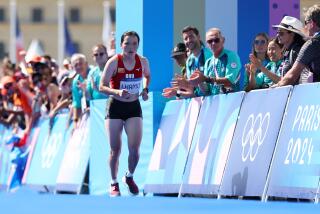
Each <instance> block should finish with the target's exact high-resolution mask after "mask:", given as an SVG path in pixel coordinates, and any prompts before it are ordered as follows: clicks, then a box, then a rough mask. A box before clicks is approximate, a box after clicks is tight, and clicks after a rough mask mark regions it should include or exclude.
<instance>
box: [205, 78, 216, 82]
mask: <svg viewBox="0 0 320 214" xmlns="http://www.w3.org/2000/svg"><path fill="white" fill-rule="evenodd" d="M215 81H216V78H215V77H206V80H205V82H206V83H214V82H215Z"/></svg>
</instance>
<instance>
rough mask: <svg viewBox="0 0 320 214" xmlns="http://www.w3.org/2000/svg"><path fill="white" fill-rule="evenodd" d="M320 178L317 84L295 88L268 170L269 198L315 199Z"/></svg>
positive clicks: (319, 92)
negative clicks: (269, 171)
mask: <svg viewBox="0 0 320 214" xmlns="http://www.w3.org/2000/svg"><path fill="white" fill-rule="evenodd" d="M319 178H320V84H319V83H314V84H306V85H298V86H295V87H294V89H293V92H292V95H291V98H290V100H289V106H288V109H287V112H286V115H285V117H284V120H283V125H282V129H281V132H280V135H279V140H278V143H277V146H276V151H275V155H274V161H273V162H272V166H271V174H270V184H269V188H268V192H267V193H268V195H270V196H278V197H289V198H307V199H314V198H316V197H319V189H318V187H319Z"/></svg>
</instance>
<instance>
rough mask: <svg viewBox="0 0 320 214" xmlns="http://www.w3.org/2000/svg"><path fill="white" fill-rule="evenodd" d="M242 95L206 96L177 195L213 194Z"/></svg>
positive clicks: (219, 179) (219, 181) (225, 157)
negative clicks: (179, 192) (179, 191)
mask: <svg viewBox="0 0 320 214" xmlns="http://www.w3.org/2000/svg"><path fill="white" fill-rule="evenodd" d="M244 94H245V93H244V92H238V93H231V94H221V95H217V96H210V97H206V98H205V100H204V102H203V104H202V105H201V110H200V114H199V118H198V121H197V125H196V130H195V132H194V135H193V140H192V146H191V149H190V153H189V156H188V160H187V164H186V169H185V173H184V175H183V185H182V188H181V193H193V194H210V193H217V192H218V190H219V186H220V183H221V179H222V174H223V169H224V167H225V164H226V161H227V156H228V152H229V148H230V144H231V139H232V136H233V132H234V129H235V126H236V122H237V118H238V114H239V111H240V106H241V102H242V99H243V96H244Z"/></svg>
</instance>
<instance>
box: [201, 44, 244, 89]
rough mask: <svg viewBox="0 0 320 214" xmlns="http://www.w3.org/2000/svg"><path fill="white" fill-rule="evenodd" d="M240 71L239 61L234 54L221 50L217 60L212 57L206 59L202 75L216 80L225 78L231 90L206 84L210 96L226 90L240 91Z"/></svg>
mask: <svg viewBox="0 0 320 214" xmlns="http://www.w3.org/2000/svg"><path fill="white" fill-rule="evenodd" d="M240 69H241V61H240V57H239V56H238V54H237V53H236V52H233V51H230V50H227V49H223V51H222V52H221V54H220V55H219V57H218V58H216V57H215V56H214V55H213V56H212V57H211V58H210V59H208V60H207V61H206V63H205V66H204V75H206V76H210V77H216V78H222V77H225V78H227V79H228V80H229V81H230V82H231V84H232V88H231V90H230V89H226V88H225V87H224V86H223V85H217V84H208V92H209V94H210V95H216V94H220V93H225V92H226V90H229V91H232V92H236V91H239V90H240V86H239V80H240Z"/></svg>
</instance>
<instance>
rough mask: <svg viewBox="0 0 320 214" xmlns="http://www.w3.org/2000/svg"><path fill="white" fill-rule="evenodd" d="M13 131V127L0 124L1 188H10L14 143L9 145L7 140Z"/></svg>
mask: <svg viewBox="0 0 320 214" xmlns="http://www.w3.org/2000/svg"><path fill="white" fill-rule="evenodd" d="M11 133H12V129H11V128H9V129H7V128H6V127H5V126H3V125H2V124H0V190H6V189H7V188H8V183H7V182H8V177H9V173H10V168H11V159H10V153H11V150H12V144H9V145H7V144H6V142H7V140H8V138H9V136H10V135H11Z"/></svg>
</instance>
